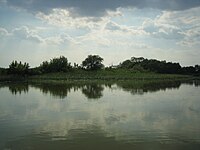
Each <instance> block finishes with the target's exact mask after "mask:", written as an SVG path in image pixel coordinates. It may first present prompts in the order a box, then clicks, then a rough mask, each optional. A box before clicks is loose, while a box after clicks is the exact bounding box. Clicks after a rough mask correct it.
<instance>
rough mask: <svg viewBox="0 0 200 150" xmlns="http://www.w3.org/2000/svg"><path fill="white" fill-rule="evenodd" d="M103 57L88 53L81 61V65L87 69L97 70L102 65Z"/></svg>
mask: <svg viewBox="0 0 200 150" xmlns="http://www.w3.org/2000/svg"><path fill="white" fill-rule="evenodd" d="M102 62H103V58H101V57H100V56H99V55H89V56H88V57H87V58H86V59H85V60H84V61H83V62H82V66H83V67H84V68H85V69H87V70H98V69H101V68H103V67H104V65H103V64H102Z"/></svg>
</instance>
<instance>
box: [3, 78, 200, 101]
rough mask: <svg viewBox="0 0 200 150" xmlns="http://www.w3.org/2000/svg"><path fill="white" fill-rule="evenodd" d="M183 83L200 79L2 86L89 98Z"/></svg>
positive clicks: (163, 87)
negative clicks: (73, 94) (78, 93)
mask: <svg viewBox="0 0 200 150" xmlns="http://www.w3.org/2000/svg"><path fill="white" fill-rule="evenodd" d="M181 84H188V85H191V86H196V87H197V86H200V81H199V80H191V81H184V82H183V81H175V80H174V81H163V80H162V81H155V80H154V81H151V80H149V81H147V80H145V81H144V80H132V81H118V82H101V83H97V82H92V83H91V82H90V83H87V82H86V83H77V82H76V83H73V82H70V83H65V84H51V83H40V84H34V83H29V84H28V83H24V82H18V83H1V84H0V88H4V87H8V88H9V91H10V92H11V93H12V94H14V95H16V94H18V93H19V94H22V93H27V92H28V91H29V86H31V87H33V88H36V89H40V91H41V92H42V93H44V94H50V95H52V96H54V97H58V98H60V99H64V98H66V97H67V96H68V94H69V93H70V92H72V91H74V92H75V91H79V90H81V92H82V93H83V94H84V95H85V96H86V97H87V98H88V99H99V98H101V97H102V96H103V90H104V88H106V89H112V90H117V89H122V90H124V91H126V92H130V93H131V94H133V95H135V94H139V95H142V94H145V93H147V92H156V91H160V90H167V89H178V88H179V87H180V85H181Z"/></svg>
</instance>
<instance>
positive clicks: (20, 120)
mask: <svg viewBox="0 0 200 150" xmlns="http://www.w3.org/2000/svg"><path fill="white" fill-rule="evenodd" d="M199 85H200V84H199V82H189V83H181V82H169V83H168V82H161V83H154V82H143V81H139V82H128V81H127V82H123V83H122V82H120V83H115V84H108V83H107V84H97V83H90V84H72V83H70V84H62V85H58V84H54V85H51V84H27V83H12V84H11V83H7V84H2V83H1V84H0V149H2V150H46V149H47V150H58V149H59V150H61V149H70V150H81V149H86V150H112V149H113V150H119V149H122V150H132V149H136V150H143V149H144V150H160V149H162V150H165V149H166V150H189V149H191V150H199V149H200V86H199Z"/></svg>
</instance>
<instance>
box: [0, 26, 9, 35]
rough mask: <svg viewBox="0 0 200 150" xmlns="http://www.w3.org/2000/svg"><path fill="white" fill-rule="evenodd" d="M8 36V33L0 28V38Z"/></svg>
mask: <svg viewBox="0 0 200 150" xmlns="http://www.w3.org/2000/svg"><path fill="white" fill-rule="evenodd" d="M7 35H8V31H7V30H6V29H4V28H0V36H7Z"/></svg>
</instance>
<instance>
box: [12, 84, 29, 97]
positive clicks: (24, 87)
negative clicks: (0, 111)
mask: <svg viewBox="0 0 200 150" xmlns="http://www.w3.org/2000/svg"><path fill="white" fill-rule="evenodd" d="M28 90H29V87H28V83H20V84H10V85H9V91H10V92H11V93H12V94H14V95H16V94H21V93H28Z"/></svg>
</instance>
